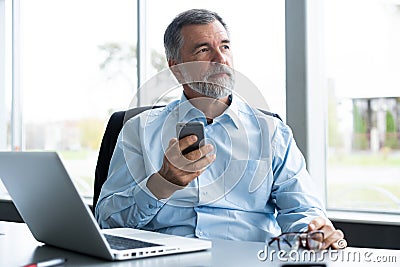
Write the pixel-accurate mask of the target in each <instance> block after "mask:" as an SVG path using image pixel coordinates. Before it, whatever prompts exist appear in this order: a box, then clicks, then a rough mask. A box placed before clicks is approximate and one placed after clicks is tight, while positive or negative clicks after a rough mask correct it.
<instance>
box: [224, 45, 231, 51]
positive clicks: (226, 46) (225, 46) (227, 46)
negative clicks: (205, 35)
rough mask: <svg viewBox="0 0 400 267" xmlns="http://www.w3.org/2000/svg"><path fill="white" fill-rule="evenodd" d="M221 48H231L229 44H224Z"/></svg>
mask: <svg viewBox="0 0 400 267" xmlns="http://www.w3.org/2000/svg"><path fill="white" fill-rule="evenodd" d="M223 48H224V49H228V50H229V49H231V47H230V46H229V45H224V46H223Z"/></svg>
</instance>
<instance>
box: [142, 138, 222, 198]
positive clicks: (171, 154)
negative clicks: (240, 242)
mask: <svg viewBox="0 0 400 267" xmlns="http://www.w3.org/2000/svg"><path fill="white" fill-rule="evenodd" d="M196 140H197V137H196V136H195V135H190V136H187V137H185V138H182V139H181V140H179V141H178V139H176V138H173V139H171V140H170V141H169V145H168V148H167V151H166V152H165V155H164V160H163V164H162V167H161V169H160V170H159V171H158V173H155V174H153V175H152V176H150V178H149V180H148V181H147V188H149V190H150V191H151V192H152V193H153V194H154V195H155V196H156V197H157V198H158V199H163V198H168V197H170V196H171V195H172V194H173V193H174V192H175V191H177V190H179V189H183V188H184V187H186V186H187V185H188V184H189V183H190V182H191V181H193V180H194V179H195V178H196V177H198V176H199V175H200V174H201V173H202V172H204V170H205V169H206V167H207V166H208V165H210V163H212V162H213V161H214V160H215V154H209V153H210V152H212V151H213V150H214V148H213V146H212V145H211V144H207V145H204V146H202V147H200V148H199V149H197V150H194V151H192V152H190V153H188V154H186V155H182V151H183V150H185V149H186V148H187V147H189V146H191V145H192V144H194V143H195V142H196Z"/></svg>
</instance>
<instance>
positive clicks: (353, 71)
mask: <svg viewBox="0 0 400 267" xmlns="http://www.w3.org/2000/svg"><path fill="white" fill-rule="evenodd" d="M324 3H325V16H324V18H325V21H324V24H325V31H324V33H325V40H324V42H325V53H326V58H325V60H326V73H327V80H326V82H327V85H328V90H329V112H328V116H329V117H328V161H327V183H328V187H327V188H328V206H329V207H330V208H337V209H350V210H368V211H370V210H374V211H380V212H382V211H394V212H399V211H400V133H399V131H400V90H399V88H400V76H399V75H398V74H399V73H400V50H399V47H400V35H399V32H400V4H399V2H398V1H382V0H352V1H346V0H328V1H325V2H324Z"/></svg>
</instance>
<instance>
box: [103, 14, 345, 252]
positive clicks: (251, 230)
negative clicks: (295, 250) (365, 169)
mask: <svg viewBox="0 0 400 267" xmlns="http://www.w3.org/2000/svg"><path fill="white" fill-rule="evenodd" d="M164 45H165V50H166V56H167V59H168V64H169V66H170V68H171V70H172V72H173V73H174V74H175V76H176V77H177V79H178V80H179V81H180V82H181V83H182V84H183V95H182V97H181V99H180V100H177V101H174V102H172V103H170V104H169V105H167V106H166V107H165V108H161V109H153V110H151V111H148V112H144V113H142V114H140V115H138V116H136V117H134V118H132V119H130V120H129V121H128V122H127V123H126V124H125V125H124V127H123V129H122V131H121V133H120V135H119V137H118V141H117V145H116V148H115V151H114V154H113V157H112V160H111V163H110V168H109V174H108V179H107V181H106V182H105V184H104V185H103V188H102V191H101V194H100V198H99V202H98V204H97V206H96V218H97V220H98V222H99V224H100V226H101V227H103V228H112V227H133V228H140V229H145V230H152V231H159V232H163V233H169V234H177V235H184V236H195V237H202V238H222V239H234V240H249V241H267V240H269V239H270V238H271V237H273V236H276V235H279V234H280V233H282V232H294V231H295V232H297V231H312V230H317V229H320V230H322V231H323V232H324V241H323V248H326V247H333V248H339V247H340V246H339V245H338V241H339V240H340V239H342V238H343V233H342V232H341V231H340V230H335V229H334V227H333V226H332V224H331V222H330V221H329V220H328V219H327V218H326V215H325V211H324V208H323V205H322V204H321V203H320V201H319V200H318V199H317V198H316V197H315V194H314V192H315V191H313V190H314V188H313V183H312V180H311V179H310V177H309V174H308V172H307V170H306V166H305V162H304V158H303V156H302V155H301V153H300V151H299V149H298V148H297V146H296V144H295V141H294V139H293V136H292V133H291V131H290V129H289V127H288V126H287V125H285V124H284V123H282V122H281V121H280V120H279V119H276V118H274V117H272V116H269V115H265V114H264V113H262V112H260V111H258V110H257V109H255V108H253V107H250V106H249V105H248V104H246V103H245V102H244V101H242V100H241V99H240V97H239V96H236V95H235V94H234V91H232V89H233V87H234V82H235V75H234V72H233V71H232V69H231V67H233V60H232V52H231V43H230V39H229V33H228V30H227V27H226V25H225V23H224V22H223V20H222V19H221V17H220V16H218V15H217V14H216V13H214V12H210V11H207V10H189V11H186V12H183V13H181V14H180V15H178V16H177V17H176V18H175V19H174V20H173V21H172V23H171V24H170V25H169V26H168V28H167V30H166V32H165V35H164ZM188 121H201V122H203V123H204V125H205V135H206V138H207V139H208V140H209V141H208V142H206V143H207V144H206V145H204V146H201V147H200V148H199V149H197V150H195V151H193V152H191V153H189V154H186V155H182V153H181V151H183V150H184V149H185V148H187V147H189V146H190V145H192V144H193V143H195V141H196V137H195V136H193V135H191V136H188V137H186V138H183V139H181V140H177V138H176V132H175V126H176V124H177V123H178V122H188Z"/></svg>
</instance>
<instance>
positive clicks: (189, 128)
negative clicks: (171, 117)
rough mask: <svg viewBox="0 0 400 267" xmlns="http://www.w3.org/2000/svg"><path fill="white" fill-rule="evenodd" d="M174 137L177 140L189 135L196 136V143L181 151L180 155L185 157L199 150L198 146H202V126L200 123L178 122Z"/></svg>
mask: <svg viewBox="0 0 400 267" xmlns="http://www.w3.org/2000/svg"><path fill="white" fill-rule="evenodd" d="M176 135H177V136H178V139H179V140H180V139H182V138H184V137H186V136H189V135H196V136H197V141H196V143H194V144H193V145H191V146H189V147H188V148H186V149H184V150H183V151H182V154H183V155H185V154H187V153H190V152H192V151H194V150H196V149H199V147H200V145H204V144H203V143H204V142H203V140H204V124H203V123H202V122H200V121H191V122H178V123H177V124H176Z"/></svg>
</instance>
